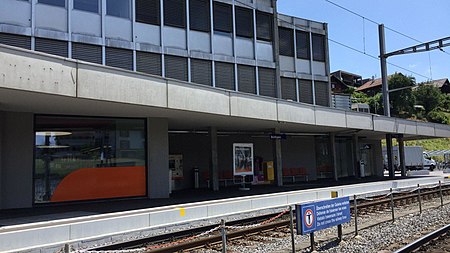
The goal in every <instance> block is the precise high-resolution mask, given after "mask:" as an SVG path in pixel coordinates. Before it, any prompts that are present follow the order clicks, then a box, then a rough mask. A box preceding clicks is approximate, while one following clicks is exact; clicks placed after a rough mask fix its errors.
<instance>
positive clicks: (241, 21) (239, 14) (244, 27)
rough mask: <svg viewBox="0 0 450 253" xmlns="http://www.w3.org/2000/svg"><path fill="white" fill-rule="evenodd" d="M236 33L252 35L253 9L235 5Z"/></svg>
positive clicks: (238, 34) (244, 35)
mask: <svg viewBox="0 0 450 253" xmlns="http://www.w3.org/2000/svg"><path fill="white" fill-rule="evenodd" d="M235 16H236V35H237V36H241V37H247V38H252V37H253V11H252V10H251V9H247V8H241V7H236V10H235Z"/></svg>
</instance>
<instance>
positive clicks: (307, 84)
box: [298, 80, 313, 104]
mask: <svg viewBox="0 0 450 253" xmlns="http://www.w3.org/2000/svg"><path fill="white" fill-rule="evenodd" d="M298 89H299V93H300V94H299V95H300V102H302V103H308V104H312V103H313V97H312V96H313V91H312V82H311V81H310V80H298Z"/></svg>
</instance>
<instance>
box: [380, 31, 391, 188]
mask: <svg viewBox="0 0 450 253" xmlns="http://www.w3.org/2000/svg"><path fill="white" fill-rule="evenodd" d="M378 34H379V39H380V64H381V84H382V85H381V87H382V91H383V109H384V116H386V117H391V112H390V107H389V87H388V80H387V57H386V44H385V38H384V25H383V24H380V25H378ZM386 154H387V163H388V168H387V169H388V171H389V178H391V179H394V178H395V171H394V166H393V162H392V134H386Z"/></svg>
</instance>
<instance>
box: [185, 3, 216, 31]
mask: <svg viewBox="0 0 450 253" xmlns="http://www.w3.org/2000/svg"><path fill="white" fill-rule="evenodd" d="M189 17H190V19H189V26H190V29H191V30H196V31H201V32H209V31H210V30H211V18H210V10H209V0H190V1H189Z"/></svg>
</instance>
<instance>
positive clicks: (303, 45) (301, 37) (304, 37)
mask: <svg viewBox="0 0 450 253" xmlns="http://www.w3.org/2000/svg"><path fill="white" fill-rule="evenodd" d="M296 33H297V34H296V37H297V58H300V59H310V58H311V57H310V55H311V52H310V49H309V33H307V32H301V31H297V32H296Z"/></svg>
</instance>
